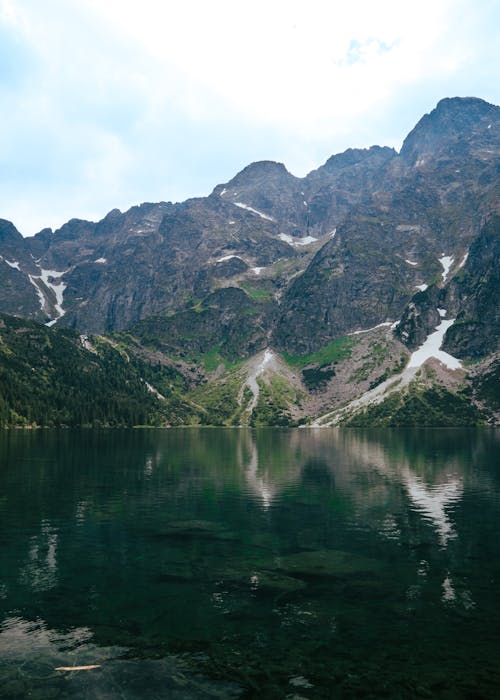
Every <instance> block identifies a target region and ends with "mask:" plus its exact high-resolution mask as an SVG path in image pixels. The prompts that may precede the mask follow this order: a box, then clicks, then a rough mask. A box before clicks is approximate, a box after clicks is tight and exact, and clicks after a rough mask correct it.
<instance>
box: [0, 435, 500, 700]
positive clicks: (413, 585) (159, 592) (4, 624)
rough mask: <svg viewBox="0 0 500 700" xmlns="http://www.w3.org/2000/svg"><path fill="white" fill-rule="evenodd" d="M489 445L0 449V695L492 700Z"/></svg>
mask: <svg viewBox="0 0 500 700" xmlns="http://www.w3.org/2000/svg"><path fill="white" fill-rule="evenodd" d="M499 438H500V434H499V432H498V431H496V432H495V431H493V430H483V431H473V430H470V431H467V430H463V431H458V430H393V431H355V430H262V431H245V430H210V429H207V430H197V429H189V430H167V431H160V430H155V431H153V430H152V431H149V430H145V431H142V430H141V431H123V432H118V431H116V432H115V431H107V432H106V431H102V432H98V431H88V432H78V433H75V432H70V431H66V432H49V431H38V432H28V433H25V432H13V431H12V432H8V433H3V434H0V697H2V698H4V697H5V698H35V699H38V700H47V699H49V698H61V699H63V698H89V700H90V699H91V698H92V699H94V698H98V699H104V698H120V699H122V698H124V699H126V700H129V699H132V698H133V699H136V698H147V699H148V700H149V699H155V698H169V699H170V698H171V699H173V700H177V699H181V698H186V699H187V698H236V697H249V698H254V697H255V698H286V697H288V698H295V699H297V698H413V697H415V698H418V697H422V698H426V697H427V698H464V699H465V700H473V699H479V698H498V697H500V466H499V460H498V453H499V451H498V444H499ZM89 664H96V665H99V668H97V669H93V670H83V671H55V670H54V669H55V668H57V667H59V666H80V665H89Z"/></svg>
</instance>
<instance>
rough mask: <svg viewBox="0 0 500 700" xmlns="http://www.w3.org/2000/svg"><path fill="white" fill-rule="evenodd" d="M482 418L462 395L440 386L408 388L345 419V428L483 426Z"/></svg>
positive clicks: (413, 386)
mask: <svg viewBox="0 0 500 700" xmlns="http://www.w3.org/2000/svg"><path fill="white" fill-rule="evenodd" d="M484 422H485V421H484V416H483V415H482V413H481V412H480V411H479V410H478V409H477V408H476V407H475V406H474V405H473V404H472V403H471V400H470V396H469V395H468V393H467V392H466V391H462V392H459V393H456V394H455V393H452V392H451V391H448V390H447V389H445V388H444V387H442V386H438V385H434V386H432V387H419V386H418V385H415V384H414V385H411V386H410V388H409V390H408V391H407V392H402V391H400V392H397V393H394V394H391V396H389V397H387V399H385V401H382V403H379V404H375V405H372V406H367V407H366V408H364V409H363V410H361V411H359V412H356V413H355V414H354V415H351V416H347V417H346V418H345V419H344V420H343V421H342V425H345V426H349V427H362V428H365V427H435V428H446V427H464V426H474V425H481V424H483V423H484Z"/></svg>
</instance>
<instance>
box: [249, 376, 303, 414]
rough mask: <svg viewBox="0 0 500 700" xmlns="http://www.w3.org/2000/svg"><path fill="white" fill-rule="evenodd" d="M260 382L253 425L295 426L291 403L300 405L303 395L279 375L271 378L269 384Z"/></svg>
mask: <svg viewBox="0 0 500 700" xmlns="http://www.w3.org/2000/svg"><path fill="white" fill-rule="evenodd" d="M257 381H258V382H259V400H258V402H257V405H256V406H255V409H254V411H253V414H252V419H251V425H254V426H295V425H297V422H296V421H294V420H293V418H292V416H291V413H290V405H291V404H295V405H297V406H300V402H301V399H302V395H301V394H300V392H297V391H296V390H295V388H294V387H293V386H292V385H291V384H290V383H289V382H287V380H286V379H284V378H283V377H279V376H274V377H272V378H271V380H270V382H269V384H267V383H266V382H264V381H263V380H257Z"/></svg>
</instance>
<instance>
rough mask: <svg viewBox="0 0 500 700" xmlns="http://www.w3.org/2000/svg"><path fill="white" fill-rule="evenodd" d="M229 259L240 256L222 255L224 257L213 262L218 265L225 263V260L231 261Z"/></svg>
mask: <svg viewBox="0 0 500 700" xmlns="http://www.w3.org/2000/svg"><path fill="white" fill-rule="evenodd" d="M231 258H240V256H239V255H224V257H222V258H219V259H218V260H216V261H215V262H218V263H219V262H225V261H226V260H231ZM240 260H241V258H240Z"/></svg>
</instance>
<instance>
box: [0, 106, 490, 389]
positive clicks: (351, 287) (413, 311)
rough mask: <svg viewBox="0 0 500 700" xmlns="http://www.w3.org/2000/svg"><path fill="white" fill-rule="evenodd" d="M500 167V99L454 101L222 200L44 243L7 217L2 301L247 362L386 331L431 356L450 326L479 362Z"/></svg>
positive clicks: (246, 173) (43, 235) (0, 233)
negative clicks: (299, 174)
mask: <svg viewBox="0 0 500 700" xmlns="http://www.w3.org/2000/svg"><path fill="white" fill-rule="evenodd" d="M499 164H500V108H499V107H496V106H494V105H490V104H488V103H486V102H484V101H482V100H479V99H475V98H453V99H445V100H442V101H441V102H440V103H439V104H438V105H437V107H436V108H435V109H434V110H433V111H432V112H431V113H430V114H428V115H425V116H424V117H423V118H422V119H421V120H420V121H419V123H418V124H417V125H416V126H415V128H414V129H413V130H412V131H411V133H410V134H409V135H408V136H407V138H406V139H405V141H404V144H403V147H402V149H401V152H400V153H399V154H398V153H396V152H395V151H394V150H393V149H390V148H383V147H379V146H373V147H372V148H369V149H348V150H347V151H346V152H345V153H342V154H339V155H335V156H332V157H331V158H330V159H329V160H328V161H327V162H326V163H325V164H324V165H322V166H321V167H319V168H318V169H317V170H314V171H313V172H311V173H309V175H307V176H306V177H304V178H296V177H294V176H293V175H291V174H290V173H289V172H288V171H287V170H286V168H285V166H284V165H282V164H280V163H274V162H271V161H262V162H258V163H253V164H251V165H249V166H247V167H246V168H245V169H244V170H242V171H241V172H240V173H238V174H237V175H236V176H235V177H234V178H233V179H232V180H231V181H229V182H228V183H225V184H220V185H217V186H216V187H215V189H214V190H213V192H212V193H211V194H210V195H209V196H208V197H204V198H198V199H192V200H188V201H186V202H183V203H177V204H172V203H170V202H160V203H156V204H151V203H147V204H142V205H140V206H136V207H132V208H131V209H130V210H129V211H127V212H125V213H122V212H120V211H118V210H113V211H111V212H110V213H109V214H108V215H107V216H106V217H105V218H104V219H103V220H102V221H100V222H97V223H93V222H88V221H81V220H76V219H73V220H71V221H69V222H68V223H67V224H65V225H64V226H63V227H62V228H61V229H59V230H58V231H55V232H52V231H51V230H49V229H45V230H43V231H41V232H40V233H39V234H37V235H36V236H34V237H33V238H30V239H23V238H22V237H21V236H20V234H19V233H18V232H17V231H16V229H15V228H14V226H13V225H12V224H11V223H10V222H6V221H0V256H1V257H0V282H1V285H0V311H2V312H5V313H9V314H13V315H17V316H20V317H24V318H29V319H34V320H37V321H40V322H42V323H50V324H51V325H55V326H56V327H64V326H68V327H71V328H74V329H78V330H79V331H80V332H82V333H104V332H106V333H109V332H116V331H131V332H132V333H133V334H134V335H135V336H136V337H137V338H139V339H142V342H144V343H150V344H152V345H154V346H155V347H156V348H161V349H162V352H166V353H169V354H170V355H174V356H177V357H185V358H192V357H195V356H197V355H203V354H206V353H210V352H212V351H215V350H214V349H217V352H219V353H220V354H221V356H225V357H227V358H233V359H235V358H240V359H244V358H247V357H251V356H253V355H255V353H257V352H259V351H261V350H263V349H265V348H266V347H272V348H274V349H275V350H277V351H280V352H283V353H286V354H288V355H294V356H306V355H308V354H314V353H318V352H319V351H321V349H322V348H325V347H326V346H329V345H330V344H331V343H333V342H336V340H337V339H339V338H342V337H346V336H349V334H356V333H359V332H360V331H365V330H366V329H370V328H373V327H375V326H379V325H380V324H386V326H387V327H388V326H389V325H390V324H394V338H395V341H396V342H398V343H400V344H401V347H402V348H404V346H406V348H407V349H408V351H414V350H415V349H416V348H418V347H419V346H421V345H422V343H423V342H424V341H425V339H426V338H427V336H428V335H429V334H430V333H431V332H432V331H433V330H434V329H435V328H436V327H437V325H438V324H439V323H440V321H441V319H442V318H447V319H456V320H455V322H454V324H453V325H451V327H450V328H448V330H447V333H446V335H445V337H444V344H443V349H444V350H446V351H447V352H449V353H451V354H452V355H455V356H457V357H459V358H462V359H465V360H478V359H480V358H484V357H486V356H489V355H491V354H493V353H495V352H496V351H497V350H498V324H499V318H498V313H499V312H498V308H499V307H500V304H499V303H498V302H499V299H498V294H499V292H498V290H499V287H500V281H499V278H498V259H499V243H498V241H499V211H500V206H499V203H500V178H499V167H500V166H499ZM312 370H313V371H316V370H315V369H314V367H313V368H312ZM328 371H330V370H328ZM332 376H333V375H332ZM333 381H334V380H333V379H332V382H333ZM335 381H336V380H335ZM341 393H342V392H341Z"/></svg>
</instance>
